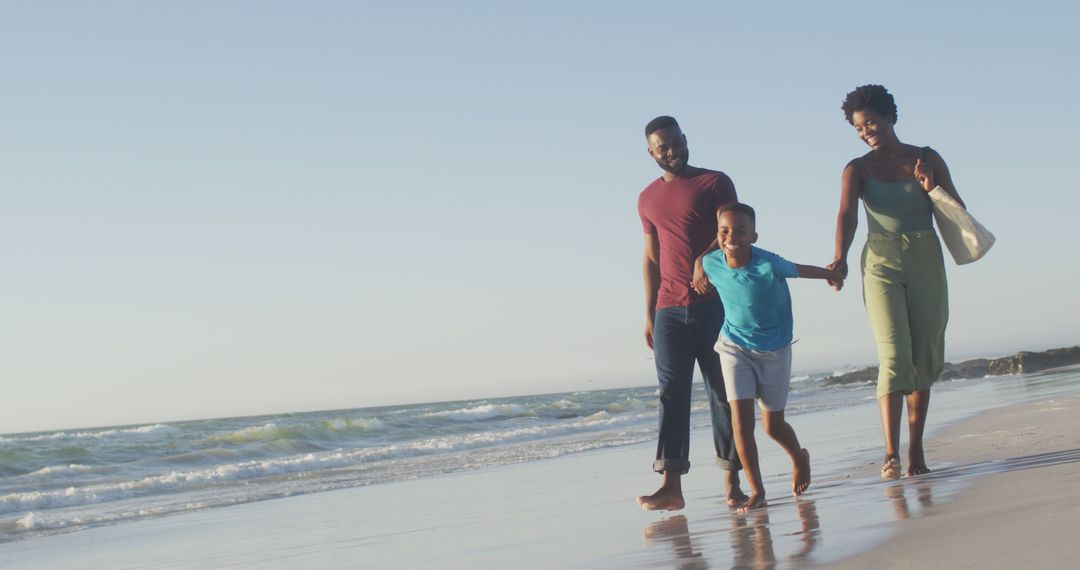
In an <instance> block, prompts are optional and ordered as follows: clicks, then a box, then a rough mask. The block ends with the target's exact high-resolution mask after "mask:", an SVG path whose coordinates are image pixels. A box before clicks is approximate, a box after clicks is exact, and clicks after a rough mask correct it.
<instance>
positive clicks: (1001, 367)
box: [823, 346, 1080, 385]
mask: <svg viewBox="0 0 1080 570" xmlns="http://www.w3.org/2000/svg"><path fill="white" fill-rule="evenodd" d="M1072 364H1080V346H1073V347H1069V348H1052V349H1050V350H1045V351H1042V352H1027V351H1021V352H1018V353H1016V354H1014V355H1012V356H1005V357H1002V358H975V359H972V360H965V361H963V362H957V363H956V364H953V363H952V362H946V363H945V369H944V370H943V371H942V373H941V377H940V379H941V380H952V379H955V378H982V377H983V376H1002V375H1005V374H1031V373H1033V372H1039V371H1042V370H1048V369H1050V368H1058V367H1060V366H1069V365H1072ZM877 377H878V367H877V366H869V367H867V368H863V369H862V370H855V371H853V372H846V373H844V374H838V375H836V376H829V377H828V378H825V379H824V380H823V382H824V383H825V384H826V385H833V384H851V383H855V382H873V381H876V380H877Z"/></svg>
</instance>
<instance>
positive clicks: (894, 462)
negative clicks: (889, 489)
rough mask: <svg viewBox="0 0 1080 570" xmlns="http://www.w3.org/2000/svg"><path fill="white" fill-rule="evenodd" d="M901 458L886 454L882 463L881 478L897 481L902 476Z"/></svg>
mask: <svg viewBox="0 0 1080 570" xmlns="http://www.w3.org/2000/svg"><path fill="white" fill-rule="evenodd" d="M900 471H901V467H900V460H899V459H898V458H896V457H895V456H890V455H886V456H885V463H883V464H882V465H881V478H882V479H888V480H890V481H895V480H897V479H899V478H900Z"/></svg>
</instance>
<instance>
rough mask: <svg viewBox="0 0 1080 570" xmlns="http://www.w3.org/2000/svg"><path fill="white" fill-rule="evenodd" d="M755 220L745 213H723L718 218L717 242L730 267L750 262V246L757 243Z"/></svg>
mask: <svg viewBox="0 0 1080 570" xmlns="http://www.w3.org/2000/svg"><path fill="white" fill-rule="evenodd" d="M756 230H757V228H756V227H755V224H754V219H753V218H751V217H750V215H749V214H746V213H743V212H721V213H720V214H719V215H717V217H716V242H717V243H719V244H720V248H721V249H723V250H724V255H725V256H726V257H727V260H728V265H729V266H731V267H741V266H743V265H746V262H748V261H750V244H752V243H754V242H756V241H757V238H758V235H757V231H756Z"/></svg>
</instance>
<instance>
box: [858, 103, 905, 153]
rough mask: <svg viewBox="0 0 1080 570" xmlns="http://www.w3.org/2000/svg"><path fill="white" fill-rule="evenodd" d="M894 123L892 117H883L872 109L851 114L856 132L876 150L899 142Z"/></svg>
mask: <svg viewBox="0 0 1080 570" xmlns="http://www.w3.org/2000/svg"><path fill="white" fill-rule="evenodd" d="M894 122H895V121H894V120H893V118H892V117H891V116H885V115H881V114H880V113H878V112H877V111H874V110H872V109H863V110H861V111H855V112H854V113H852V114H851V125H852V126H853V127H855V132H856V133H858V135H859V138H860V139H862V140H863V142H865V143H866V144H867V145H869V146H870V148H872V149H874V150H877V149H879V148H881V147H883V146H890V145H892V144H895V143H896V142H897V141H896V132H895V131H894V130H893V123H894Z"/></svg>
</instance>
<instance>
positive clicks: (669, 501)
mask: <svg viewBox="0 0 1080 570" xmlns="http://www.w3.org/2000/svg"><path fill="white" fill-rule="evenodd" d="M637 503H638V504H639V505H641V508H643V509H645V510H646V511H677V510H679V509H681V508H683V507H685V506H686V501H685V500H683V496H682V492H681V491H673V490H671V489H668V488H667V487H660V490H658V491H657V492H655V493H653V494H651V495H648V496H641V497H638V498H637Z"/></svg>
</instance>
